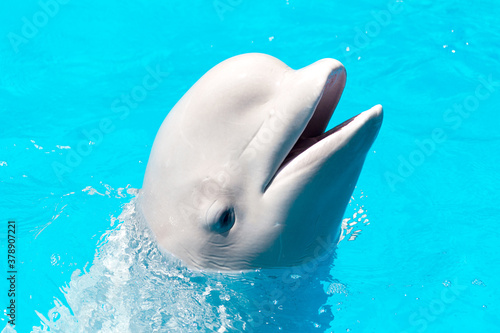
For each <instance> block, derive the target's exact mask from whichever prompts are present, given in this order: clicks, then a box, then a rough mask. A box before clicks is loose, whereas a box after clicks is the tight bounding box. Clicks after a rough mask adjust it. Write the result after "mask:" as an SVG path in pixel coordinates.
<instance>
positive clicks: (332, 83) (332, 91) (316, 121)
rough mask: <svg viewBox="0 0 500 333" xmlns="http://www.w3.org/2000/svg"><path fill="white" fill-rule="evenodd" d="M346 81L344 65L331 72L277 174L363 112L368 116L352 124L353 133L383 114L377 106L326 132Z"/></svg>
mask: <svg viewBox="0 0 500 333" xmlns="http://www.w3.org/2000/svg"><path fill="white" fill-rule="evenodd" d="M345 82H346V72H345V69H344V68H343V67H342V68H338V69H336V70H334V71H332V72H331V73H330V75H329V76H328V79H327V81H326V83H325V86H324V87H323V91H322V93H321V97H320V99H319V102H318V103H317V105H316V108H315V110H314V112H313V115H312V116H311V119H310V120H309V122H308V123H307V125H306V126H305V128H304V130H303V132H302V134H301V135H300V137H299V138H298V139H297V141H296V143H295V145H294V146H293V147H292V149H291V150H290V152H289V153H288V155H287V156H286V157H285V159H284V160H283V162H282V163H281V165H280V166H279V168H278V170H277V171H276V174H275V176H276V175H277V174H278V173H279V172H280V171H281V170H282V169H283V168H285V167H286V166H287V165H288V164H290V163H291V162H292V161H293V160H294V159H296V158H297V157H298V156H300V155H306V154H307V151H308V150H312V149H311V148H313V147H314V146H316V147H317V146H320V145H321V144H319V142H321V141H323V140H325V139H326V138H328V137H331V136H332V135H333V134H335V133H338V132H340V130H342V129H343V128H346V127H348V125H349V124H351V123H353V121H354V120H355V119H356V118H358V117H359V116H361V115H363V114H365V115H367V117H360V118H364V119H363V120H362V121H361V122H358V123H359V124H358V126H352V127H353V129H352V132H353V133H354V132H356V130H357V129H358V128H359V127H360V126H361V125H363V124H364V123H366V122H368V121H369V120H370V119H372V118H375V117H379V116H381V112H382V109H381V107H380V106H376V107H374V108H372V109H370V110H368V111H365V112H362V113H360V114H358V115H356V116H354V117H352V118H350V119H348V120H346V121H344V122H343V123H341V124H339V125H337V126H335V127H334V128H332V129H330V130H328V131H326V132H325V130H326V128H327V126H328V123H329V122H330V118H331V117H332V115H333V112H334V111H335V108H336V107H337V104H338V102H339V100H340V96H341V95H342V92H343V90H344V86H345ZM379 120H380V121H381V117H380V118H379ZM353 125H354V124H353ZM377 131H378V127H377ZM332 139H333V138H332Z"/></svg>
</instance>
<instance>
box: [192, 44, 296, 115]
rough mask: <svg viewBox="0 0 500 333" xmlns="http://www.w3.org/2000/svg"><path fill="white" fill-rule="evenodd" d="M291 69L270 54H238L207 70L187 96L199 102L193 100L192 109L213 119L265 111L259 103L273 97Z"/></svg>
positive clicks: (261, 103)
mask: <svg viewBox="0 0 500 333" xmlns="http://www.w3.org/2000/svg"><path fill="white" fill-rule="evenodd" d="M291 71H292V70H291V69H290V68H289V67H288V66H287V65H285V64H284V63H283V62H281V61H280V60H278V59H276V58H273V57H271V56H267V55H262V54H245V55H241V56H236V57H233V58H230V59H228V60H226V61H223V62H222V63H220V64H219V65H217V66H215V67H214V68H212V69H211V70H210V71H208V72H207V73H206V74H205V75H204V76H203V77H202V78H201V79H200V80H199V81H198V82H197V83H196V84H195V85H194V86H193V87H192V88H191V89H190V90H189V91H188V92H187V93H186V96H185V97H187V98H190V99H194V100H195V101H196V102H197V103H196V102H194V101H193V100H191V102H192V103H193V112H199V113H204V114H205V115H206V116H207V117H211V118H213V117H217V116H231V113H233V114H234V113H236V114H235V115H234V116H235V117H240V116H241V113H244V112H248V111H253V112H258V111H261V112H263V110H265V108H260V106H261V105H263V104H266V103H269V102H270V101H272V100H273V98H274V97H275V96H276V94H277V92H278V91H279V89H280V88H281V84H282V82H283V80H284V78H285V76H286V74H287V73H288V72H291ZM199 104H204V107H201V108H199V106H200V105H199ZM183 112H186V111H183ZM187 112H189V110H188V111H187Z"/></svg>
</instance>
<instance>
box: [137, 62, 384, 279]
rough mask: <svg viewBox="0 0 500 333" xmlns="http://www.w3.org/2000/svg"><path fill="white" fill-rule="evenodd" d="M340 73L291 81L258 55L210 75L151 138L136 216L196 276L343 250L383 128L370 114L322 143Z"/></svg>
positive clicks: (318, 72)
mask: <svg viewBox="0 0 500 333" xmlns="http://www.w3.org/2000/svg"><path fill="white" fill-rule="evenodd" d="M345 79H346V74H345V70H344V67H343V66H342V64H341V63H340V62H338V61H336V60H333V59H323V60H320V61H318V62H315V63H313V64H312V65H310V66H307V67H305V68H302V69H300V70H293V69H291V68H289V67H288V66H286V65H285V64H284V63H282V62H281V61H279V60H278V59H276V58H273V57H271V56H268V55H264V54H244V55H240V56H236V57H233V58H230V59H228V60H226V61H224V62H222V63H220V64H219V65H217V66H215V67H214V68H212V69H211V70H210V71H209V72H208V73H206V74H205V75H204V76H203V77H202V78H201V79H200V80H199V81H198V82H196V84H194V85H193V87H191V89H190V90H189V91H188V92H187V93H186V94H185V95H184V96H183V97H182V99H181V100H180V101H179V102H178V103H177V104H176V105H175V106H174V108H173V109H172V110H171V111H170V113H169V114H168V116H167V117H166V119H165V121H164V122H163V124H162V126H161V128H160V130H159V131H158V134H157V136H156V139H155V142H154V145H153V148H152V150H151V155H150V158H149V162H148V166H147V169H146V174H145V177H144V185H143V188H142V190H141V195H140V199H139V206H140V208H141V211H142V212H143V214H144V217H145V218H146V220H147V222H148V224H149V226H150V227H151V229H152V231H153V233H154V234H155V236H156V239H157V241H158V243H159V245H160V246H161V247H162V248H163V249H164V250H166V251H168V252H170V253H172V254H173V255H175V256H177V257H178V258H180V259H182V260H183V261H184V262H185V263H186V264H187V265H189V266H191V267H195V268H200V269H217V270H242V269H251V268H260V267H262V268H266V267H283V266H294V265H300V264H303V263H305V262H307V261H309V260H312V259H314V258H316V257H318V256H320V255H321V254H322V253H324V252H325V251H326V250H328V247H329V246H330V245H331V244H335V243H336V242H337V241H338V238H339V235H340V225H341V221H342V217H343V214H344V212H345V209H346V206H347V204H348V203H349V199H350V197H351V194H352V191H353V189H354V186H355V184H356V181H357V179H358V177H359V173H360V172H361V168H362V166H363V162H364V160H365V157H366V154H367V152H368V150H369V148H370V146H371V145H372V143H373V141H374V140H375V138H376V136H377V133H378V131H379V129H380V126H381V123H382V107H381V106H380V105H377V106H374V107H373V108H371V109H370V110H368V111H365V112H363V113H361V114H359V115H358V116H356V117H354V118H352V119H350V120H349V121H347V122H345V123H344V124H342V125H339V126H337V127H336V128H335V129H332V130H330V131H328V132H327V133H326V134H325V133H324V131H325V129H326V126H327V124H328V121H329V119H330V117H331V115H332V113H333V111H334V109H335V107H336V105H337V103H338V100H339V98H340V95H341V94H342V91H343V88H344V85H345Z"/></svg>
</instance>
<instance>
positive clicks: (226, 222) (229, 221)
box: [212, 208, 235, 234]
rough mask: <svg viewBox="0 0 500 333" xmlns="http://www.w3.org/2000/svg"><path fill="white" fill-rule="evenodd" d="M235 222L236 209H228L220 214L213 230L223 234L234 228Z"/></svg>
mask: <svg viewBox="0 0 500 333" xmlns="http://www.w3.org/2000/svg"><path fill="white" fill-rule="evenodd" d="M234 220H235V218H234V209H232V208H229V209H226V210H224V211H223V212H222V213H221V214H220V216H219V218H218V220H217V222H216V223H215V224H214V226H213V228H212V229H213V230H214V231H216V232H219V233H221V234H223V233H225V232H227V231H229V230H230V229H231V228H232V227H233V225H234Z"/></svg>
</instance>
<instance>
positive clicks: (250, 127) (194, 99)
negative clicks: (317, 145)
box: [153, 55, 292, 173]
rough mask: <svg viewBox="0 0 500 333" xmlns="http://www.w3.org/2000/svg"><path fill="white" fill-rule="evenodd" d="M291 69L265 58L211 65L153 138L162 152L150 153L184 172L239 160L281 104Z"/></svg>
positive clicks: (238, 59)
mask: <svg viewBox="0 0 500 333" xmlns="http://www.w3.org/2000/svg"><path fill="white" fill-rule="evenodd" d="M291 71H292V70H291V69H290V68H289V67H288V66H286V65H285V64H284V63H283V62H281V61H279V60H277V59H275V58H273V57H270V56H266V55H257V57H255V55H253V56H249V55H242V56H237V57H234V58H231V59H228V60H226V61H224V62H223V63H221V64H219V65H217V66H216V67H214V68H213V69H211V70H210V71H209V72H208V73H206V74H205V75H204V76H203V77H202V78H201V79H200V80H199V81H198V82H197V83H196V84H195V85H194V86H193V87H192V88H191V89H190V90H189V91H188V92H187V93H186V94H185V95H184V97H183V98H182V99H181V100H180V101H179V103H177V104H176V105H175V107H174V108H173V109H172V111H171V112H170V113H169V115H168V116H167V119H166V120H165V122H164V123H163V125H162V127H161V129H160V131H159V134H158V138H157V139H156V140H155V142H156V141H160V142H162V145H163V147H164V148H163V149H161V150H160V151H156V150H153V152H155V153H160V154H161V153H162V152H166V151H168V152H169V156H164V157H162V158H160V160H162V161H166V160H169V161H172V164H175V166H179V165H180V166H182V168H183V169H185V171H186V173H189V172H191V171H190V170H192V169H193V168H194V169H198V168H202V169H207V168H210V167H212V166H213V167H214V168H215V169H216V168H218V167H220V165H224V164H226V163H230V162H234V161H237V160H239V158H240V156H241V155H242V154H243V153H244V152H245V150H246V149H247V147H248V146H249V145H250V144H251V142H252V140H254V139H255V137H256V136H257V135H258V133H259V131H260V130H261V128H262V126H263V124H264V123H265V122H266V121H267V120H268V118H269V117H270V114H272V113H273V112H274V111H273V110H274V109H275V108H276V107H280V106H281V104H282V103H280V98H282V96H280V95H279V91H280V89H282V88H283V87H282V85H284V84H286V82H285V77H286V76H287V73H288V72H291ZM165 146H169V147H168V149H166V148H165ZM178 171H180V172H182V170H178Z"/></svg>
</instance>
